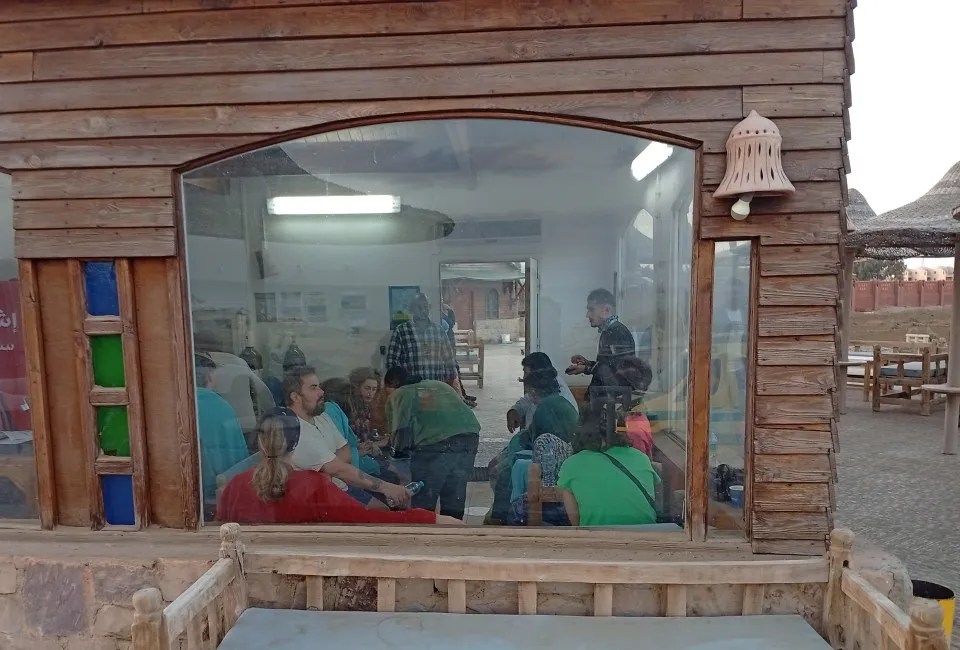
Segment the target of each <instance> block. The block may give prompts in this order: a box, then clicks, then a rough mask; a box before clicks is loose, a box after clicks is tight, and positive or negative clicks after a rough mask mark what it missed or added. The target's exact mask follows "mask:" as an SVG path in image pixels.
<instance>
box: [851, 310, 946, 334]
mask: <svg viewBox="0 0 960 650" xmlns="http://www.w3.org/2000/svg"><path fill="white" fill-rule="evenodd" d="M907 334H930V335H932V336H937V337H940V338H942V339H943V340H944V341H947V340H949V338H950V308H949V307H947V308H943V307H933V308H926V309H903V308H898V309H884V310H883V311H876V312H857V313H855V314H853V318H852V323H851V329H850V339H851V340H853V341H904V340H906V335H907ZM932 340H933V339H932V337H931V341H932Z"/></svg>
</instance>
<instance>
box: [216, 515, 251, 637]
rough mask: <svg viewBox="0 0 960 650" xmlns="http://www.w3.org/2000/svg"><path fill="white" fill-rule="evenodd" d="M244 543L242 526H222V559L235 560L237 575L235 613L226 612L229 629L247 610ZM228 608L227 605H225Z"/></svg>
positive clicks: (234, 565) (234, 566)
mask: <svg viewBox="0 0 960 650" xmlns="http://www.w3.org/2000/svg"><path fill="white" fill-rule="evenodd" d="M243 552H244V549H243V542H241V541H240V524H223V525H222V526H220V557H221V558H229V559H231V560H233V568H234V572H235V573H236V578H235V582H236V587H235V592H236V600H235V602H234V603H233V604H234V608H235V609H234V611H233V612H229V613H227V612H224V615H225V617H226V618H227V621H228V625H227V627H228V628H229V627H230V626H231V625H232V624H233V622H234V621H236V620H237V619H238V618H239V617H240V614H242V613H243V610H245V609H246V608H247V579H246V573H245V571H244V568H243ZM224 606H225V607H226V604H224Z"/></svg>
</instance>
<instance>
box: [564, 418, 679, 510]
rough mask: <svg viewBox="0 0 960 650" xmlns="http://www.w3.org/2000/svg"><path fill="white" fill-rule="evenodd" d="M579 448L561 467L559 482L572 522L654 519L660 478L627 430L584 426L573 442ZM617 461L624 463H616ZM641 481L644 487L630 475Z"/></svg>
mask: <svg viewBox="0 0 960 650" xmlns="http://www.w3.org/2000/svg"><path fill="white" fill-rule="evenodd" d="M573 449H574V451H575V452H576V453H574V455H573V456H571V457H570V458H568V459H567V460H566V461H564V463H563V465H561V466H560V478H559V480H558V481H557V485H558V486H559V487H560V488H562V489H563V503H564V506H565V507H566V510H567V516H568V517H569V519H570V523H571V524H572V525H574V526H628V525H637V524H655V523H656V522H657V512H656V510H655V508H654V507H653V506H652V504H651V503H650V500H648V499H647V497H646V496H644V490H645V491H646V493H647V495H649V496H650V498H651V499H653V498H654V491H655V489H656V485H657V483H659V482H660V477H659V476H657V473H656V472H655V471H654V469H653V465H651V463H650V458H649V457H648V456H647V455H646V454H645V453H643V452H642V451H639V450H637V449H634V448H633V447H632V446H631V444H630V441H629V440H627V438H626V436H624V434H622V433H620V432H618V431H615V430H614V431H612V432H605V431H603V430H601V428H600V427H589V428H585V429H584V430H582V431H581V432H580V433H578V434H577V436H576V437H575V438H574V441H573ZM618 464H619V465H620V466H618ZM631 476H632V477H633V478H635V479H636V480H637V481H639V482H640V484H641V485H643V490H641V489H640V487H639V486H638V485H637V484H636V483H635V482H634V480H633V479H632V478H631Z"/></svg>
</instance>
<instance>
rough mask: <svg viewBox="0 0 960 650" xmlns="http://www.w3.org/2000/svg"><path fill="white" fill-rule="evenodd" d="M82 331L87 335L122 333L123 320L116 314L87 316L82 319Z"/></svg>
mask: <svg viewBox="0 0 960 650" xmlns="http://www.w3.org/2000/svg"><path fill="white" fill-rule="evenodd" d="M83 332H84V334H86V335H87V336H91V335H100V334H122V333H123V322H122V321H121V320H120V318H119V317H117V316H87V317H86V318H84V319H83Z"/></svg>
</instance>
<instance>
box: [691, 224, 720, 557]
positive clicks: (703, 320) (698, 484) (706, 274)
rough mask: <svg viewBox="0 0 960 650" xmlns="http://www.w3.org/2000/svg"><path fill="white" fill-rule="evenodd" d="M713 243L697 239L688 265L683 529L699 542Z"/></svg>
mask: <svg viewBox="0 0 960 650" xmlns="http://www.w3.org/2000/svg"><path fill="white" fill-rule="evenodd" d="M715 254H716V244H715V243H714V242H712V241H699V242H697V243H696V246H695V248H694V257H693V264H692V271H691V276H692V281H693V288H692V294H691V295H692V297H693V305H692V306H693V309H692V312H693V313H692V314H691V323H693V326H692V327H691V328H690V349H691V351H692V355H691V363H692V366H693V368H692V370H691V372H690V387H689V395H690V399H689V400H688V403H687V418H688V421H689V422H690V427H689V429H688V430H689V431H691V432H693V433H692V435H691V436H690V439H689V440H688V441H687V467H686V476H687V481H686V482H687V498H686V499H685V502H686V516H687V520H686V523H687V528H688V529H689V531H690V536H691V539H693V540H694V541H702V540H704V539H706V535H707V511H708V506H709V495H708V490H707V489H706V488H707V476H706V470H707V466H708V464H709V461H710V458H709V456H710V450H709V440H708V435H707V432H708V431H709V428H710V427H709V424H710V423H709V419H710V418H709V413H710V366H711V364H712V352H711V351H712V346H711V339H710V337H711V328H712V316H713V272H714V268H713V267H714V258H715Z"/></svg>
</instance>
